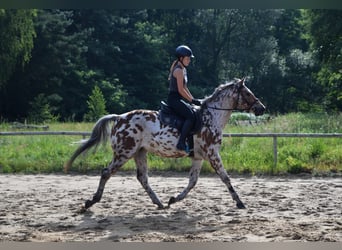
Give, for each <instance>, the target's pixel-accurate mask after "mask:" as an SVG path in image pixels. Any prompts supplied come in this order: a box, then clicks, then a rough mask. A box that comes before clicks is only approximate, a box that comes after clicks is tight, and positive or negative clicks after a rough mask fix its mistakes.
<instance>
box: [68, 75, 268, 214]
mask: <svg viewBox="0 0 342 250" xmlns="http://www.w3.org/2000/svg"><path fill="white" fill-rule="evenodd" d="M201 102H202V105H201V107H200V111H201V113H202V116H201V117H202V123H203V125H202V127H201V129H200V130H199V131H198V132H197V133H195V134H194V135H193V140H194V148H193V154H192V156H189V155H188V153H186V152H185V151H181V150H178V149H177V148H176V144H177V141H178V138H179V135H180V132H179V131H178V130H177V129H176V128H173V127H170V126H169V125H165V124H163V123H162V122H161V121H160V119H159V116H158V111H153V110H143V109H138V110H133V111H130V112H127V113H123V114H109V115H105V116H103V117H101V118H100V119H99V120H98V121H97V122H96V124H95V125H94V128H93V130H92V133H91V136H90V138H89V139H88V140H84V142H83V143H82V144H81V145H80V146H79V148H78V149H76V151H75V152H74V154H73V155H72V156H71V158H70V159H69V160H68V161H67V162H66V164H65V165H64V170H65V172H67V171H68V169H69V168H70V167H71V165H72V163H73V161H74V160H75V159H76V158H77V157H78V156H79V155H80V154H81V153H83V152H86V151H87V150H89V149H90V148H92V147H95V149H96V148H97V146H98V145H99V144H100V143H101V142H102V143H104V142H105V141H106V139H108V137H110V141H111V147H112V150H113V152H114V156H113V159H112V161H111V163H110V164H109V165H108V167H106V168H104V169H102V171H101V177H100V181H99V185H98V188H97V191H96V193H95V194H94V195H93V198H92V200H87V201H85V204H84V206H83V207H82V209H81V212H85V211H86V210H87V209H88V208H90V207H91V206H92V205H94V204H95V203H97V202H99V201H100V200H101V197H102V194H103V191H104V188H105V184H106V182H107V181H108V180H109V179H110V177H111V176H112V175H114V174H115V173H116V172H117V171H118V170H119V169H120V168H121V167H122V166H123V165H124V164H125V163H126V162H127V161H128V160H129V159H131V158H134V161H135V164H136V169H137V179H138V181H139V182H140V183H141V185H142V187H143V188H144V189H145V191H146V193H147V194H148V196H149V197H150V199H151V200H152V202H153V204H155V205H157V208H158V209H164V208H169V207H170V205H171V204H174V203H176V202H179V201H181V200H183V199H184V198H185V197H186V196H187V195H188V193H189V192H190V190H191V189H192V188H193V187H194V186H195V185H196V183H197V180H198V177H199V174H200V170H201V167H202V163H203V161H204V160H206V161H208V162H209V163H210V165H211V167H212V168H213V169H214V170H215V172H216V173H217V175H218V176H219V177H220V178H221V180H222V182H223V183H224V184H225V185H226V186H227V188H228V191H229V193H230V195H231V197H232V199H233V200H234V201H235V202H236V206H237V208H239V209H243V208H245V205H244V203H243V202H242V201H241V200H240V198H239V196H238V194H237V193H236V192H235V190H234V188H233V186H232V184H231V181H230V178H229V176H228V174H227V172H226V170H225V168H224V166H223V163H222V159H221V157H220V147H221V142H222V131H223V129H224V127H225V125H226V124H227V122H228V120H229V118H230V116H231V113H232V111H249V112H252V113H254V114H255V115H256V116H258V115H262V114H263V113H264V111H265V106H264V105H263V104H262V103H261V101H260V100H259V99H258V98H256V97H255V95H254V94H253V93H252V92H251V90H250V89H249V88H248V87H247V86H246V85H245V81H244V79H235V80H232V81H230V82H226V83H224V84H221V85H219V86H218V87H217V88H216V89H215V91H214V92H213V93H212V94H211V95H210V96H208V97H206V98H204V99H202V100H201ZM111 123H113V125H112V127H111V129H110V124H111ZM147 152H150V153H153V154H156V155H158V156H161V157H168V158H179V157H191V160H192V165H191V168H190V172H189V182H188V185H187V186H186V187H185V188H184V190H183V191H182V192H181V193H179V195H178V196H176V197H171V198H170V200H169V202H168V205H167V206H164V205H163V203H162V202H161V200H160V199H159V197H158V196H157V195H156V193H155V192H154V191H153V189H152V188H151V186H150V185H149V182H148V166H147V157H146V155H147Z"/></svg>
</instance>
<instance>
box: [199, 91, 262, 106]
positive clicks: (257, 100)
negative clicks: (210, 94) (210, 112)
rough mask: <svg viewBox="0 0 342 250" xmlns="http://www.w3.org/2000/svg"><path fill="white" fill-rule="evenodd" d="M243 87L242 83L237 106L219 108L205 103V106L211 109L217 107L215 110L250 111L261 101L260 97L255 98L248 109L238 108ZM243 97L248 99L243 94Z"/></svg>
mask: <svg viewBox="0 0 342 250" xmlns="http://www.w3.org/2000/svg"><path fill="white" fill-rule="evenodd" d="M242 88H243V85H241V86H240V87H239V88H238V94H239V95H238V98H237V101H236V104H235V108H218V107H210V106H207V105H206V104H205V106H206V107H207V108H209V109H215V110H221V111H249V110H250V109H251V108H252V107H253V106H254V104H256V103H257V102H259V99H258V98H255V100H254V102H253V103H252V104H249V107H248V108H247V109H238V108H237V106H238V105H239V101H240V96H242V95H241V93H240V92H241V89H242ZM242 98H244V99H245V100H246V98H245V97H243V96H242Z"/></svg>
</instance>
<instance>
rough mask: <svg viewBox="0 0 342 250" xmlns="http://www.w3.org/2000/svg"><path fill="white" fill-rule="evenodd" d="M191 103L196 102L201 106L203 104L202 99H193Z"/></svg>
mask: <svg viewBox="0 0 342 250" xmlns="http://www.w3.org/2000/svg"><path fill="white" fill-rule="evenodd" d="M191 103H192V104H195V105H197V106H201V105H202V102H201V101H200V100H198V99H192V101H191Z"/></svg>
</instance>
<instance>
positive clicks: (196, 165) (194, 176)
mask: <svg viewBox="0 0 342 250" xmlns="http://www.w3.org/2000/svg"><path fill="white" fill-rule="evenodd" d="M201 167H202V160H195V159H194V160H192V166H191V169H190V173H189V183H188V186H187V187H185V188H184V190H183V191H182V192H181V193H180V194H179V195H178V196H177V197H171V198H170V200H169V203H168V206H170V205H171V204H173V203H176V202H178V201H181V200H183V199H184V198H185V197H186V196H187V194H188V193H189V192H190V190H191V189H192V188H193V187H195V185H196V183H197V180H198V177H199V174H200V171H201Z"/></svg>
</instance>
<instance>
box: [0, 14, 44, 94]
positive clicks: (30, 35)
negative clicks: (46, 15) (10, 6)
mask: <svg viewBox="0 0 342 250" xmlns="http://www.w3.org/2000/svg"><path fill="white" fill-rule="evenodd" d="M36 13H37V12H36V11H35V10H25V9H18V10H3V9H0V65H1V67H0V89H1V88H2V87H4V86H5V85H6V84H7V81H8V79H9V78H10V77H11V75H12V74H13V72H14V71H15V69H16V67H17V66H18V65H19V66H21V67H24V66H25V64H27V63H28V62H29V60H30V58H31V50H32V48H33V39H34V38H35V36H36V33H35V30H34V24H33V22H34V18H35V16H36Z"/></svg>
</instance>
